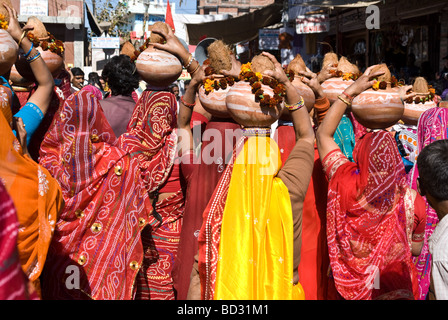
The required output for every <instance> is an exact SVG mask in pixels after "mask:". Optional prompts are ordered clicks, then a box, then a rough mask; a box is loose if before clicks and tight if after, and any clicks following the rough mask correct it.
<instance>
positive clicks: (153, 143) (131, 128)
mask: <svg viewBox="0 0 448 320" xmlns="http://www.w3.org/2000/svg"><path fill="white" fill-rule="evenodd" d="M176 108H177V103H176V97H175V96H174V95H173V94H172V93H170V92H166V91H150V90H145V91H144V92H143V93H142V95H141V97H140V99H139V100H138V102H137V105H136V106H135V109H134V112H133V113H132V116H131V120H130V121H129V124H128V127H127V132H126V133H124V134H123V135H121V136H120V137H119V138H118V141H117V146H119V147H120V148H121V149H122V150H125V151H126V152H128V153H130V154H131V156H133V157H136V158H137V159H138V163H139V167H140V172H141V176H142V178H143V180H144V181H145V183H146V185H147V188H148V191H149V192H154V191H156V190H157V189H158V188H159V187H160V186H161V185H162V184H163V183H164V182H165V181H166V179H167V178H168V175H169V173H170V171H171V168H172V166H173V163H174V157H175V155H176V154H175V151H176V146H177V133H176V130H175V128H176V127H177V116H176Z"/></svg>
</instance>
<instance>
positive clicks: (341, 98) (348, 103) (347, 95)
mask: <svg viewBox="0 0 448 320" xmlns="http://www.w3.org/2000/svg"><path fill="white" fill-rule="evenodd" d="M342 95H344V96H345V98H344V97H343V96H342ZM346 98H347V99H348V100H347V99H346ZM338 99H339V100H341V101H342V102H344V103H345V104H346V105H347V106H349V107H350V106H351V105H352V102H353V99H354V97H352V96H351V95H349V94H348V93H346V92H345V91H344V92H342V94H341V95H339V96H338Z"/></svg>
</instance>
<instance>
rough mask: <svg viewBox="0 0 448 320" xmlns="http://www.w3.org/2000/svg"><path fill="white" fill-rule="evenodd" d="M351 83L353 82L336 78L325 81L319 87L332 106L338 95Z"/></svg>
mask: <svg viewBox="0 0 448 320" xmlns="http://www.w3.org/2000/svg"><path fill="white" fill-rule="evenodd" d="M353 82H354V81H353V80H342V78H341V77H338V78H330V79H327V80H325V81H324V82H323V83H322V84H321V86H322V90H323V91H324V93H325V96H326V97H327V98H328V100H329V101H330V104H332V103H333V102H335V101H336V100H337V99H338V95H340V94H341V93H342V92H343V91H344V90H345V89H347V88H348V87H349V86H350V85H351V84H352V83H353Z"/></svg>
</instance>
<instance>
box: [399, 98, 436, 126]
mask: <svg viewBox="0 0 448 320" xmlns="http://www.w3.org/2000/svg"><path fill="white" fill-rule="evenodd" d="M435 107H437V104H436V103H435V102H434V101H428V102H425V103H415V102H414V101H413V102H412V103H406V102H405V104H404V112H403V116H402V117H401V120H402V121H403V122H404V123H405V124H412V125H417V123H418V119H419V118H420V116H421V114H422V113H423V112H425V111H426V110H428V109H432V108H435Z"/></svg>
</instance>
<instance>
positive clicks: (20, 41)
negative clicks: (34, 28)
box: [17, 31, 27, 47]
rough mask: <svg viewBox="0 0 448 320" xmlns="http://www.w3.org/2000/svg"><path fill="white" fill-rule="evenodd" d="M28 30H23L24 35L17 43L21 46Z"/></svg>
mask: <svg viewBox="0 0 448 320" xmlns="http://www.w3.org/2000/svg"><path fill="white" fill-rule="evenodd" d="M26 33H27V31H23V33H22V36H21V37H20V40H19V42H18V43H17V45H18V46H19V47H20V44H21V43H22V40H23V38H25V36H26Z"/></svg>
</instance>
